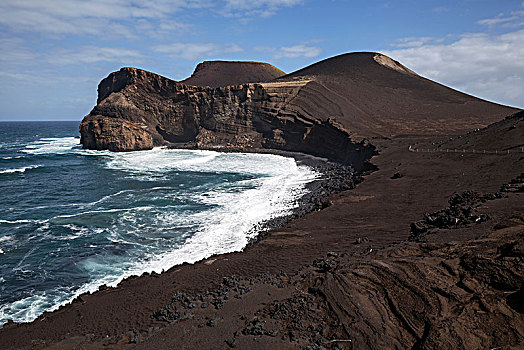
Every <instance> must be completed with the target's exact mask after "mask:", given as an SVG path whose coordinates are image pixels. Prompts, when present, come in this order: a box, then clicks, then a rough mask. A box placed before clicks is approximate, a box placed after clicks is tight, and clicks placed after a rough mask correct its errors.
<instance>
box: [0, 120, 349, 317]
mask: <svg viewBox="0 0 524 350" xmlns="http://www.w3.org/2000/svg"><path fill="white" fill-rule="evenodd" d="M77 128H78V123H77V122H54V123H31V122H24V123H1V128H0V130H2V132H3V133H4V134H3V135H2V137H1V139H2V144H1V149H0V152H1V154H0V176H2V185H1V186H2V193H3V195H4V200H2V206H3V208H2V210H1V211H2V212H3V213H4V214H3V216H2V218H0V228H1V237H0V248H2V259H3V263H2V276H3V277H2V286H1V292H2V297H1V300H2V305H1V306H0V315H1V317H0V319H1V322H2V323H5V322H7V321H8V320H14V321H16V322H28V321H32V320H33V319H35V318H36V317H38V316H39V315H40V314H41V313H43V312H45V311H52V310H55V309H57V308H58V307H59V306H61V305H63V304H65V303H67V302H70V301H71V300H73V299H74V298H76V297H77V296H79V295H80V294H83V293H86V292H94V291H95V290H97V289H98V288H99V287H100V286H102V285H106V286H113V287H114V286H116V285H117V284H118V283H119V282H120V281H122V280H123V279H125V278H127V277H129V276H133V275H135V276H136V275H141V274H143V273H145V272H147V273H153V272H155V273H160V272H162V271H164V270H167V269H169V268H171V267H172V266H176V265H179V264H182V263H194V262H196V261H198V260H202V259H204V258H207V257H209V256H212V255H216V254H219V253H225V252H231V251H239V250H242V249H243V248H244V247H245V246H246V244H248V243H249V242H252V241H253V240H256V239H257V236H258V235H259V233H260V232H263V231H267V230H270V229H274V228H276V227H278V226H281V225H282V224H283V223H285V222H287V221H289V220H290V219H291V218H293V217H298V216H302V215H304V214H305V213H307V212H309V211H312V210H315V209H318V208H321V207H323V206H326V205H327V204H326V203H323V202H322V200H321V199H320V198H321V197H326V196H327V195H328V194H330V193H332V192H333V191H340V190H343V189H347V188H351V187H353V184H354V183H353V171H352V169H351V168H350V167H347V166H346V167H344V166H340V165H337V164H334V163H329V162H327V161H325V160H322V159H319V158H315V157H311V156H307V155H299V154H294V156H295V159H296V162H297V163H295V161H294V160H293V159H292V158H285V157H283V156H281V155H271V154H268V153H267V151H265V154H255V153H250V154H245V153H244V154H242V153H220V152H217V151H200V150H175V149H162V148H155V149H153V150H151V151H144V152H131V153H124V154H117V153H112V152H107V151H89V150H82V149H81V147H79V144H78V141H79V140H78V138H75V137H74V136H75V134H76V129H77ZM280 153H281V154H282V153H285V152H280ZM285 155H286V156H288V157H289V156H290V155H291V154H285ZM328 177H329V178H330V180H329V181H325V180H326V178H328ZM246 203H249V205H246Z"/></svg>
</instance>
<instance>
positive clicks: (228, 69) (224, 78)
mask: <svg viewBox="0 0 524 350" xmlns="http://www.w3.org/2000/svg"><path fill="white" fill-rule="evenodd" d="M284 74H286V73H284V72H282V71H281V70H280V69H278V68H276V67H274V66H272V65H270V64H269V63H261V62H240V61H204V62H202V63H199V64H198V65H197V67H196V68H195V71H194V72H193V74H192V75H191V76H190V77H189V78H187V79H185V80H182V81H181V83H184V84H187V85H193V86H210V87H224V86H228V85H238V84H245V83H260V82H265V81H270V80H273V79H275V78H278V77H281V76H283V75H284Z"/></svg>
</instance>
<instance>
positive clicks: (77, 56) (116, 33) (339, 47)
mask: <svg viewBox="0 0 524 350" xmlns="http://www.w3.org/2000/svg"><path fill="white" fill-rule="evenodd" d="M352 51H378V52H382V53H385V54H387V55H389V56H390V57H392V58H394V59H397V60H398V61H400V62H401V63H403V64H404V65H406V66H408V67H409V68H411V69H413V70H414V71H416V72H417V73H419V74H421V75H424V76H426V77H428V78H430V79H433V80H436V81H438V82H441V83H443V84H445V85H448V86H452V87H454V88H457V89H460V90H462V91H465V92H467V93H470V94H473V95H475V96H479V97H482V98H485V99H488V100H491V101H496V102H499V103H503V104H509V105H513V106H518V107H524V89H523V87H524V2H523V1H522V0H517V1H509V0H508V1H503V0H502V1H493V0H490V1H484V0H463V1H432V0H418V1H411V0H397V1H389V0H384V1H372V0H368V1H360V0H356V1H350V0H249V1H247V0H218V1H210V0H149V1H143V0H92V1H82V0H2V1H1V2H0V52H1V54H0V86H2V88H1V90H0V103H1V105H2V110H1V112H0V120H80V119H81V118H82V117H83V116H84V115H86V114H87V113H89V111H90V110H91V108H92V107H93V106H94V104H95V103H96V88H97V85H98V82H99V81H100V80H101V79H103V78H104V77H106V76H107V75H108V74H109V73H110V72H112V71H115V70H118V69H120V68H121V67H123V66H132V67H139V68H143V69H146V70H149V71H153V72H155V73H158V74H161V75H164V76H167V77H170V78H172V79H175V80H181V79H184V78H186V77H188V76H189V75H191V73H192V71H193V69H194V67H195V66H196V64H197V63H199V62H201V61H203V60H212V59H223V60H253V61H263V62H269V63H272V64H273V65H275V66H277V67H279V68H280V69H282V70H284V71H286V72H292V71H294V70H297V69H299V68H302V67H304V66H306V65H309V64H311V63H314V62H317V61H319V60H321V59H324V58H328V57H331V56H334V55H337V54H340V53H345V52H352Z"/></svg>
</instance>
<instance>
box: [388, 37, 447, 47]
mask: <svg viewBox="0 0 524 350" xmlns="http://www.w3.org/2000/svg"><path fill="white" fill-rule="evenodd" d="M442 41H443V39H442V38H434V37H431V36H424V37H409V38H400V39H397V40H396V41H395V43H393V44H392V46H395V47H420V46H422V45H426V44H429V43H438V42H442Z"/></svg>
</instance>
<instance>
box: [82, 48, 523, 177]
mask: <svg viewBox="0 0 524 350" xmlns="http://www.w3.org/2000/svg"><path fill="white" fill-rule="evenodd" d="M235 64H239V65H240V66H238V67H239V69H240V71H242V70H243V69H244V68H245V67H246V64H247V63H238V62H237V63H235V62H228V63H227V64H226V63H221V64H218V66H217V67H222V68H220V69H222V71H223V72H222V73H220V72H218V73H216V74H214V75H212V77H214V78H217V77H226V78H227V76H228V74H226V73H228V72H229V73H230V72H232V71H234V69H233V70H232V69H231V67H235ZM210 65H211V66H213V64H210V63H206V62H205V63H203V64H201V66H199V67H200V68H197V70H196V72H195V73H194V74H193V76H192V77H191V78H189V79H186V81H185V82H186V83H188V82H194V83H195V84H196V81H197V80H198V79H197V78H198V76H202V74H204V73H205V74H208V77H209V74H211V73H210V72H211V71H213V70H212V69H210V67H209V66H210ZM257 65H260V64H257ZM224 67H226V68H224ZM242 67H243V68H242ZM257 67H258V66H257ZM264 67H265V66H264ZM271 67H272V66H271ZM266 68H267V67H265V68H264V69H266ZM220 69H218V71H220ZM266 70H267V69H266ZM199 72H200V73H199ZM202 72H203V73H202ZM224 72H226V73H224ZM205 74H204V75H205ZM206 79H207V78H206ZM225 80H228V79H225ZM207 81H209V79H207ZM514 111H515V110H514V109H512V108H509V107H505V106H500V105H497V104H494V103H490V102H487V101H483V100H480V99H477V98H474V97H472V96H468V95H465V94H463V93H460V92H458V91H455V90H452V89H449V88H447V87H444V86H442V85H440V84H437V83H434V82H431V81H429V80H427V79H425V78H422V77H420V76H418V75H417V74H415V73H414V72H412V71H411V70H409V69H407V68H405V67H404V66H402V65H401V64H400V63H398V62H396V61H393V60H392V59H390V58H389V57H386V56H383V55H380V54H376V53H357V54H346V55H341V56H337V57H334V58H331V59H328V60H325V61H322V62H319V63H316V64H314V65H312V66H310V67H307V68H304V69H302V70H299V71H297V72H295V73H292V74H289V75H287V76H283V77H281V78H278V79H276V80H273V81H272V82H265V83H246V84H238V85H229V86H225V87H215V88H213V87H207V86H206V87H201V86H192V85H188V84H184V83H180V82H175V81H173V80H170V79H167V78H165V77H162V76H159V75H156V74H154V73H150V72H146V71H143V70H139V69H134V68H122V69H121V70H120V71H118V72H114V73H111V74H110V75H109V76H108V77H107V78H105V79H104V80H102V82H101V83H100V85H99V87H98V100H97V105H96V106H95V107H94V108H93V110H92V111H91V113H89V115H87V116H86V117H85V118H84V120H83V121H82V123H81V125H80V133H81V135H82V137H81V143H82V145H83V147H84V148H89V149H109V150H113V151H130V150H141V149H150V148H151V147H153V146H161V145H169V144H177V145H179V146H181V144H183V146H184V147H197V148H217V147H220V148H223V149H233V150H243V151H249V150H256V149H259V148H271V149H280V150H287V151H299V152H305V153H308V154H312V155H315V156H320V157H325V158H328V159H330V160H334V161H337V162H342V163H351V164H352V165H353V166H355V168H356V169H363V168H364V167H365V162H366V161H367V160H368V159H369V158H370V157H371V156H372V155H373V154H374V153H375V148H374V146H372V145H371V144H369V142H368V141H367V140H368V139H369V138H371V137H391V136H395V135H401V134H420V133H426V134H427V133H429V134H438V133H443V132H446V133H450V132H458V131H460V132H463V131H464V130H470V129H471V128H475V127H481V126H485V125H487V124H489V123H491V122H494V121H496V120H499V119H501V118H502V117H503V116H505V115H508V114H510V113H511V112H514Z"/></svg>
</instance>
